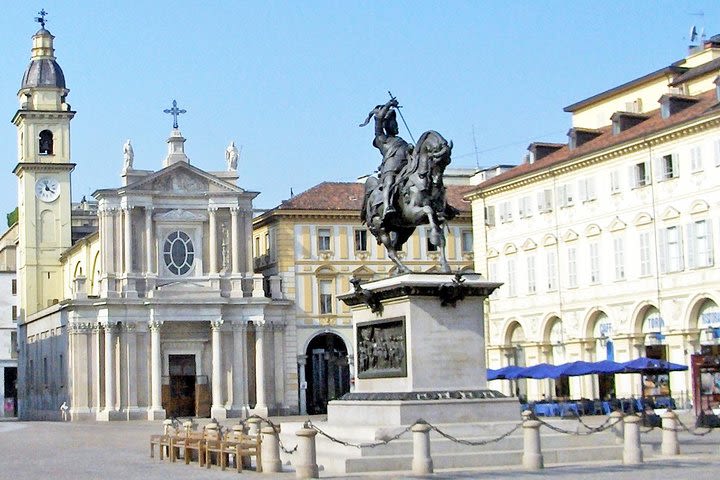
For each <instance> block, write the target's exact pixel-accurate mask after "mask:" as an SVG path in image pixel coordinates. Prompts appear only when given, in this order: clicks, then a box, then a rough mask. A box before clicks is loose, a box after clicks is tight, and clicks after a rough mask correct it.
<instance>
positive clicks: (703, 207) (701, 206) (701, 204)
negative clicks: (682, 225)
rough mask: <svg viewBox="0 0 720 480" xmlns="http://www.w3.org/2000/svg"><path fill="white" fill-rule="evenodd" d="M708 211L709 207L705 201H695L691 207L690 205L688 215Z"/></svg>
mask: <svg viewBox="0 0 720 480" xmlns="http://www.w3.org/2000/svg"><path fill="white" fill-rule="evenodd" d="M708 210H710V205H708V203H707V202H706V201H705V200H695V201H694V202H693V204H692V205H690V213H691V214H693V215H694V214H696V213H705V212H707V211H708Z"/></svg>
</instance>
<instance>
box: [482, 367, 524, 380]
mask: <svg viewBox="0 0 720 480" xmlns="http://www.w3.org/2000/svg"><path fill="white" fill-rule="evenodd" d="M520 370H523V367H518V366H517V365H508V366H506V367H502V368H498V369H492V368H488V369H487V379H488V380H509V379H510V377H508V375H512V374H514V373H517V372H519V371H520Z"/></svg>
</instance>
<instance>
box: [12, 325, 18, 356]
mask: <svg viewBox="0 0 720 480" xmlns="http://www.w3.org/2000/svg"><path fill="white" fill-rule="evenodd" d="M17 357H18V345H17V332H15V331H12V332H10V358H11V359H13V360H15V359H17Z"/></svg>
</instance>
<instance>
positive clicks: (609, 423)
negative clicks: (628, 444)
mask: <svg viewBox="0 0 720 480" xmlns="http://www.w3.org/2000/svg"><path fill="white" fill-rule="evenodd" d="M531 418H532V419H533V420H537V421H538V422H540V423H541V424H543V425H545V426H546V427H547V428H549V429H550V430H552V431H554V432H557V433H564V434H567V435H575V436H577V437H582V436H586V435H592V434H593V433H599V432H603V431H605V430H608V429H610V428H612V427H614V426H615V425H617V424H618V423H621V422H622V419H617V420H615V421H614V422H612V421H611V420H612V419H611V418H610V417H607V419H606V420H605V421H604V422H603V423H602V425H600V426H598V427H590V426H589V425H587V424H585V423H583V422H582V421H579V422H578V423H579V424H580V425H583V426H584V427H585V428H587V429H588V430H587V431H585V432H580V431H577V430H576V431H574V432H573V431H572V430H566V429H564V428H560V427H556V426H555V425H553V424H551V423H548V422H546V421H545V420H541V419H540V418H538V417H537V416H535V415H534V414H533V415H532V417H531Z"/></svg>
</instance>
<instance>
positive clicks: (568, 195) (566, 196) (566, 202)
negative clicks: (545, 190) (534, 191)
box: [556, 185, 574, 208]
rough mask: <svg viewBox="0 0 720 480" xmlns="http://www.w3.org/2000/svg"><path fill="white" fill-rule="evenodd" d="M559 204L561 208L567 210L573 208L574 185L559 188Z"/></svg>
mask: <svg viewBox="0 0 720 480" xmlns="http://www.w3.org/2000/svg"><path fill="white" fill-rule="evenodd" d="M556 198H557V203H558V206H559V207H560V208H566V207H570V206H572V204H573V202H574V199H573V191H572V185H560V186H559V187H557V197H556Z"/></svg>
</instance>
